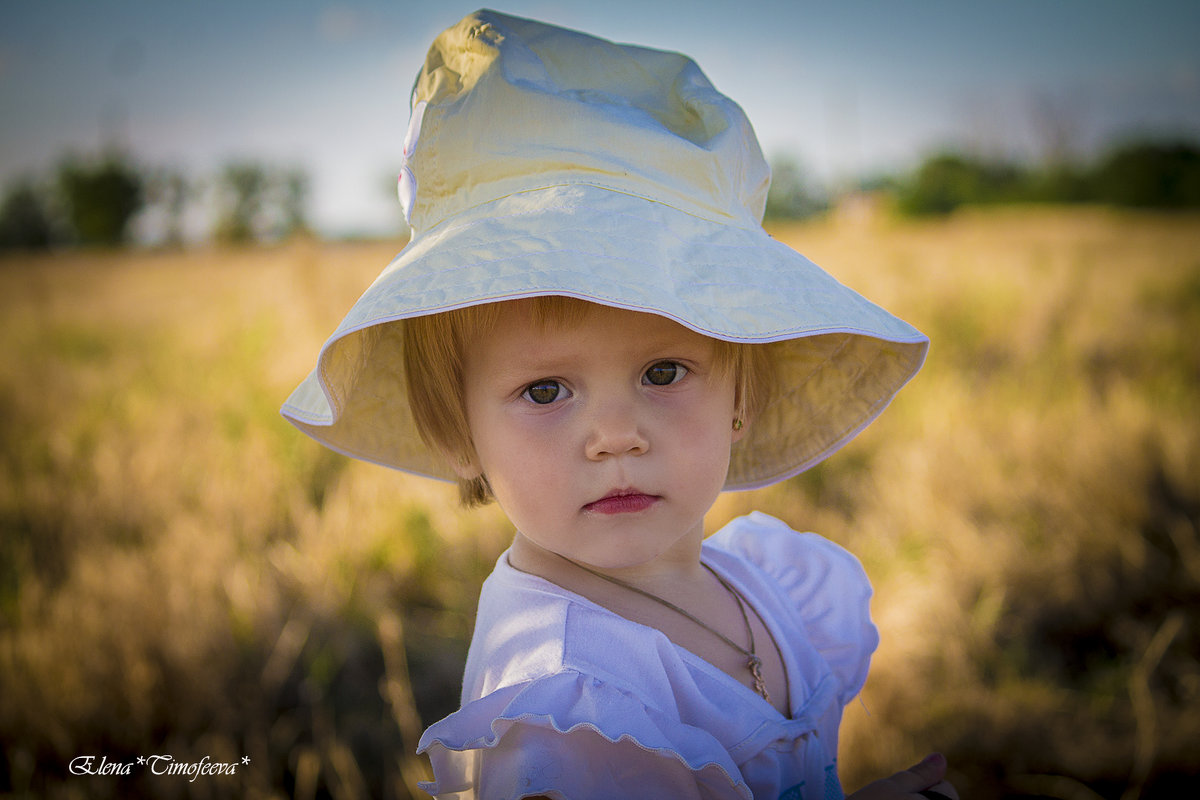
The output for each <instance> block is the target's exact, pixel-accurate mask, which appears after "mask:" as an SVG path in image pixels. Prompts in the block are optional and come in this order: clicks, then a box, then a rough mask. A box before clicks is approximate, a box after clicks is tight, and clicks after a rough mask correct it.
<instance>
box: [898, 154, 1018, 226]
mask: <svg viewBox="0 0 1200 800" xmlns="http://www.w3.org/2000/svg"><path fill="white" fill-rule="evenodd" d="M1028 191H1029V189H1028V177H1027V175H1026V174H1025V173H1024V172H1023V171H1022V170H1020V169H1018V168H1017V167H1015V166H1013V165H1010V164H1003V163H984V162H982V161H977V160H974V159H968V158H966V157H964V156H960V155H957V154H954V153H943V154H940V155H936V156H933V157H932V158H929V159H927V160H926V161H925V162H924V163H923V164H921V166H920V168H919V169H918V170H917V172H916V174H915V175H914V176H913V177H912V178H911V179H910V180H909V181H907V183H906V184H905V185H904V186H903V187H902V188H901V189H900V193H899V197H898V203H897V205H898V206H899V209H900V210H901V211H903V212H905V213H908V214H948V213H949V212H951V211H953V210H954V209H956V208H958V207H959V206H961V205H963V204H966V203H994V202H1006V201H1007V202H1011V201H1019V200H1022V199H1028Z"/></svg>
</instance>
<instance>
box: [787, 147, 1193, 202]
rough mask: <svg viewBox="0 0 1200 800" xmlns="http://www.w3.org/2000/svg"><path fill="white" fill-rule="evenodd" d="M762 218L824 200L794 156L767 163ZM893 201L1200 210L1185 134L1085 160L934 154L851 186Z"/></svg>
mask: <svg viewBox="0 0 1200 800" xmlns="http://www.w3.org/2000/svg"><path fill="white" fill-rule="evenodd" d="M772 168H773V173H774V174H773V177H772V183H771V191H770V194H769V195H768V197H767V217H768V218H771V219H803V218H806V217H811V216H815V215H818V214H821V213H823V212H825V211H827V210H828V208H829V205H830V201H829V199H828V198H827V197H825V196H823V195H822V194H820V193H819V192H817V191H814V189H813V187H812V186H811V185H810V184H808V183H806V182H805V180H804V176H803V173H802V171H801V170H800V168H799V166H798V165H797V163H796V162H795V160H794V159H790V158H786V157H785V158H780V159H777V160H775V162H774V163H773V164H772ZM858 188H860V189H863V190H867V191H873V192H879V193H882V194H884V195H886V196H888V197H889V198H890V199H891V200H892V205H893V207H894V208H895V210H896V211H897V212H898V213H900V214H902V215H905V216H926V215H937V214H948V213H950V212H951V211H953V210H955V209H956V208H959V207H960V206H968V205H987V204H993V205H998V204H1014V203H1058V204H1074V203H1093V204H1099V205H1110V206H1117V207H1125V208H1144V209H1163V210H1171V209H1177V210H1178V209H1196V208H1200V146H1198V145H1197V144H1196V143H1194V142H1189V141H1186V140H1178V141H1170V140H1152V139H1143V140H1136V141H1129V142H1125V143H1122V144H1118V145H1116V146H1114V147H1112V148H1111V149H1109V150H1108V151H1107V152H1105V153H1104V154H1103V155H1101V156H1100V157H1099V158H1097V159H1095V160H1094V161H1093V162H1090V163H1076V162H1072V161H1068V160H1065V159H1057V160H1053V161H1051V162H1050V163H1047V164H1041V165H1033V164H1027V163H1021V162H1017V161H1006V160H1000V159H989V158H986V157H980V156H972V155H969V154H966V153H961V152H953V151H946V152H939V153H935V154H933V155H930V156H928V157H927V158H925V159H924V160H923V161H922V162H921V163H920V164H919V165H918V166H917V167H916V168H915V169H913V170H912V171H911V172H909V173H907V174H904V175H899V176H890V175H889V176H883V177H879V178H874V179H871V180H867V181H863V182H862V183H861V184H860V186H859V187H858Z"/></svg>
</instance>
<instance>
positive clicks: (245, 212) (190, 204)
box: [0, 140, 1200, 250]
mask: <svg viewBox="0 0 1200 800" xmlns="http://www.w3.org/2000/svg"><path fill="white" fill-rule="evenodd" d="M772 168H773V173H774V175H773V180H772V184H771V191H770V194H769V195H768V198H767V217H768V218H770V219H802V218H806V217H811V216H815V215H818V214H821V213H824V212H825V211H827V210H828V209H829V207H830V205H831V202H832V201H831V200H830V198H829V196H828V195H827V194H826V193H824V192H823V191H822V190H821V189H820V187H815V186H814V185H813V184H812V183H811V182H809V181H807V180H806V178H805V175H804V172H803V170H802V169H801V168H800V166H799V164H798V162H797V161H796V160H795V159H794V158H790V157H786V156H784V157H780V158H777V159H774V160H773V164H772ZM861 188H863V189H867V190H872V191H878V192H881V193H883V194H885V195H888V196H889V197H891V198H892V200H893V205H894V207H895V209H896V210H897V211H898V212H899V213H901V214H904V215H910V216H920V215H931V214H946V213H949V212H951V211H953V210H954V209H956V208H959V207H960V206H964V205H985V204H1002V203H1003V204H1012V203H1096V204H1106V205H1113V206H1122V207H1131V208H1147V209H1195V208H1200V146H1198V145H1197V144H1196V143H1194V142H1189V141H1183V140H1180V141H1156V140H1141V141H1132V142H1127V143H1125V144H1121V145H1118V146H1116V147H1114V148H1112V149H1111V150H1109V151H1108V152H1107V153H1105V154H1104V155H1102V156H1101V157H1100V158H1098V159H1096V160H1095V161H1094V162H1092V163H1088V164H1079V163H1073V162H1069V161H1065V160H1056V161H1054V162H1052V163H1049V164H1043V165H1029V164H1023V163H1020V162H1014V161H1001V160H995V159H987V158H982V157H977V156H971V155H966V154H962V153H956V152H942V153H937V154H934V155H931V156H929V157H927V158H926V159H925V160H924V161H923V162H922V163H921V164H920V165H918V166H917V167H916V168H915V169H914V170H912V171H911V172H909V173H908V174H905V175H900V176H886V177H883V178H879V179H874V180H870V181H865V182H864V183H863V184H862V186H861ZM308 194H309V178H308V175H307V174H306V173H305V172H304V171H303V170H301V169H297V168H294V167H279V166H273V165H270V164H266V163H262V162H257V161H238V162H231V163H228V164H226V165H225V166H224V167H222V168H221V169H220V170H218V171H217V173H216V174H215V175H213V176H212V177H211V178H208V179H206V180H196V179H189V178H188V177H186V176H184V175H183V174H182V173H181V172H179V171H177V170H171V169H161V168H145V167H140V166H138V165H137V164H135V163H134V162H133V161H132V160H131V159H130V158H129V157H128V156H126V155H124V154H122V153H120V152H108V153H105V154H103V155H101V156H98V157H94V158H90V159H85V158H79V157H74V156H72V157H68V158H65V159H64V160H63V161H61V162H60V163H59V164H58V166H57V167H56V168H55V169H54V170H53V174H52V175H50V176H49V177H47V178H43V179H40V180H35V179H30V178H24V179H20V180H17V181H15V182H13V183H12V184H11V185H10V186H8V187H7V189H6V191H5V192H4V193H3V196H2V199H0V250H11V249H45V248H49V247H56V246H70V245H84V246H106V247H118V246H121V245H124V244H127V243H128V242H129V241H130V240H131V238H132V236H133V222H134V220H135V218H137V217H138V215H140V214H144V215H145V216H146V217H147V218H148V219H150V220H152V221H153V224H154V227H155V230H156V235H155V236H154V237H153V238H154V240H155V241H156V242H158V243H160V244H165V245H168V246H171V245H178V244H182V243H183V241H184V239H185V227H186V225H187V222H188V219H189V214H192V213H193V212H194V211H195V209H196V207H197V203H199V202H201V201H206V202H207V203H208V205H209V206H210V207H211V209H212V214H211V215H210V218H211V220H212V221H211V225H210V227H209V230H208V231H207V235H208V237H210V238H211V239H213V240H215V241H218V242H223V243H232V244H241V243H248V242H256V241H271V240H278V239H282V238H286V237H288V236H290V235H292V234H295V233H298V232H304V231H307V230H309V223H308V219H307V212H306V206H307V202H308Z"/></svg>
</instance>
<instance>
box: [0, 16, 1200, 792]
mask: <svg viewBox="0 0 1200 800" xmlns="http://www.w3.org/2000/svg"><path fill="white" fill-rule="evenodd" d="M473 10H475V6H474V5H468V4H464V3H458V2H439V3H434V2H421V3H414V2H403V1H396V2H361V3H342V4H334V3H322V2H256V3H253V4H247V3H232V2H221V1H214V0H210V2H205V3H198V2H197V3H192V2H180V3H172V4H164V3H151V2H132V1H127V0H113V1H111V2H105V3H82V2H67V0H51V1H49V2H41V3H8V4H5V5H4V7H3V8H2V9H0V120H2V121H0V347H2V348H3V352H4V354H5V355H4V358H3V359H0V746H2V748H3V757H2V758H0V795H2V796H12V797H43V796H45V797H227V796H239V797H240V796H246V797H263V798H266V797H300V798H316V797H330V798H357V797H389V798H407V797H420V796H423V795H422V794H421V793H420V792H419V791H417V790H416V789H415V785H416V782H417V781H418V780H420V779H423V778H424V777H425V769H426V767H425V764H424V763H423V762H422V760H421V759H419V758H417V757H416V756H415V755H414V754H413V750H414V749H415V743H416V740H417V738H418V737H419V735H420V732H421V730H422V729H423V727H424V726H425V725H427V724H429V723H431V722H433V721H435V720H436V719H438V718H440V717H441V716H443V715H445V714H446V713H449V712H450V711H452V710H453V709H454V708H455V707H456V705H457V696H458V689H459V680H460V677H461V671H462V663H463V658H464V656H465V652H466V645H467V642H468V640H469V636H470V632H471V629H472V624H473V618H474V613H475V603H476V599H477V594H478V590H479V584H480V583H481V582H482V580H483V578H484V577H485V576H486V575H487V573H488V572H489V571H490V569H491V565H492V564H493V563H494V561H495V559H496V557H497V556H498V555H499V553H500V552H501V551H502V550H503V549H504V548H505V547H506V546H507V542H508V540H509V539H510V538H511V535H512V530H511V528H510V527H509V526H508V523H507V522H506V521H505V520H504V518H503V516H502V515H501V514H500V513H499V511H498V510H497V509H495V508H494V507H490V508H487V509H484V510H482V511H474V512H469V513H468V512H463V511H460V510H459V509H457V507H456V500H455V491H454V489H453V487H448V486H443V485H440V484H436V483H433V482H430V481H425V480H422V479H418V478H412V477H409V476H405V475H402V474H398V473H393V472H390V471H387V470H384V469H382V468H378V467H373V466H370V465H366V464H361V463H358V462H352V461H350V460H349V459H346V458H343V457H341V456H338V455H335V454H333V453H330V452H327V451H325V450H323V449H321V448H320V447H319V446H317V445H315V444H313V443H311V442H309V441H308V440H307V439H305V438H304V437H303V436H302V435H300V434H299V433H297V432H296V431H294V430H293V429H291V428H290V426H288V425H287V424H286V423H285V422H284V421H283V420H282V419H281V418H280V417H279V415H278V407H279V405H280V404H281V403H282V401H283V400H284V399H285V398H286V397H287V395H288V393H289V392H290V391H291V389H292V388H294V386H295V385H296V384H297V383H298V382H299V381H300V380H301V379H302V378H303V377H304V375H305V374H306V373H307V371H308V370H309V369H311V367H312V365H313V364H314V363H315V356H316V353H317V351H318V350H319V348H320V345H321V343H322V342H323V341H324V338H325V337H326V336H327V335H328V334H329V333H330V332H331V331H332V330H333V328H334V327H335V326H336V324H337V322H338V321H339V320H340V318H341V315H342V314H343V313H345V311H346V310H348V309H349V307H350V305H351V304H352V303H353V301H354V299H355V298H356V297H357V296H358V295H359V294H360V293H361V292H362V290H363V289H365V287H366V286H367V285H368V283H369V282H370V281H371V280H372V279H373V278H374V276H375V275H376V274H377V273H378V271H379V270H380V269H381V268H382V267H383V266H384V265H385V264H386V263H387V261H388V260H389V259H390V258H391V257H392V256H393V255H394V254H395V253H396V252H397V251H398V250H399V249H400V248H401V247H402V246H403V245H404V243H405V241H406V240H407V237H408V232H407V230H406V229H405V227H404V224H403V218H402V215H401V213H400V210H399V204H398V202H397V201H396V199H395V176H396V171H397V169H398V167H399V162H400V147H401V140H402V138H403V135H404V131H405V129H406V127H407V115H408V95H409V90H410V87H411V84H412V80H413V78H414V77H415V75H416V72H417V70H418V68H419V66H420V64H421V61H422V60H423V57H424V52H425V49H426V48H427V47H428V44H429V42H430V41H431V40H432V38H433V37H434V36H436V34H437V33H438V32H440V31H441V30H442V29H444V28H445V27H448V26H449V25H451V24H453V23H455V22H456V21H457V20H458V19H460V18H461V17H463V16H464V15H466V14H467V13H470V12H471V11H473ZM499 10H502V11H505V12H508V13H513V14H518V15H523V16H532V17H537V18H541V19H544V20H547V21H550V22H554V23H558V24H562V25H566V26H569V27H577V28H581V29H584V30H587V31H589V32H592V33H596V34H599V35H602V36H605V37H607V38H611V39H615V40H618V41H625V42H634V43H637V44H645V45H650V46H655V47H659V48H665V49H673V50H679V51H682V52H685V53H688V54H689V55H691V56H693V57H694V58H696V60H697V61H698V62H699V64H700V65H701V67H702V68H703V69H704V70H705V72H706V73H707V74H708V76H709V78H710V79H711V80H712V81H713V83H714V84H715V85H716V86H717V87H718V88H719V89H721V90H722V91H724V92H725V93H727V94H729V95H730V96H732V97H733V98H734V99H735V100H737V101H738V102H740V103H741V104H742V105H743V107H744V108H745V109H746V111H747V113H748V115H749V116H750V118H751V120H752V121H753V122H754V124H755V127H756V130H757V132H758V134H759V139H760V141H761V142H762V145H763V148H764V151H765V152H766V153H767V156H768V158H769V160H770V161H771V163H772V166H773V171H774V176H775V177H774V183H773V187H772V193H771V196H770V199H769V203H768V219H767V225H768V228H769V229H770V230H771V232H772V233H773V235H775V236H776V237H777V238H779V239H781V240H782V241H785V242H786V243H788V244H789V245H792V246H794V247H795V248H796V249H798V250H800V251H801V252H804V253H805V254H806V255H808V256H809V257H811V258H813V259H814V260H815V261H817V263H819V264H822V265H823V266H825V267H826V268H827V269H829V270H830V271H831V272H832V273H833V274H834V275H835V276H836V277H838V278H839V279H840V280H842V281H843V282H845V283H847V284H848V285H850V286H852V287H854V288H856V289H858V290H860V291H862V292H863V293H865V294H867V295H868V296H869V297H870V298H871V299H873V300H875V301H877V302H880V303H881V304H883V305H885V306H887V307H888V308H889V309H891V310H894V311H895V312H896V313H898V314H899V315H900V316H902V317H904V318H905V319H908V320H909V321H911V322H913V323H914V324H915V325H917V327H919V328H921V329H922V330H924V331H926V332H927V333H929V334H930V336H931V338H932V339H933V347H932V349H931V352H930V357H929V362H928V365H927V367H926V369H925V371H924V372H923V373H922V374H921V376H920V377H919V378H918V379H917V380H916V381H915V382H914V383H913V384H912V385H911V386H910V387H908V388H906V389H905V390H904V392H903V393H902V394H901V395H900V397H899V398H898V399H897V401H896V402H895V403H894V404H893V406H892V408H891V409H889V411H888V412H887V413H886V414H884V415H883V416H882V417H881V418H880V420H879V421H878V422H876V423H875V424H874V425H872V427H871V428H869V429H868V430H867V431H866V432H865V433H864V434H863V435H862V436H860V437H859V438H858V439H857V440H856V441H855V442H853V443H852V444H851V445H850V446H848V447H847V448H846V449H845V450H843V451H842V452H840V453H839V454H837V455H836V456H834V457H833V458H831V459H830V460H829V461H828V462H827V463H825V464H822V465H821V466H819V467H818V468H816V469H814V470H811V471H810V472H808V473H805V474H804V475H801V476H798V477H796V478H794V479H792V480H789V481H787V482H784V483H782V484H779V485H777V486H774V487H771V488H769V489H765V490H760V491H757V492H753V493H739V494H733V495H727V496H723V497H722V498H721V500H719V501H718V504H717V506H716V507H715V508H714V509H713V511H712V513H711V515H710V520H709V526H710V528H711V529H713V530H715V529H716V528H717V527H719V526H720V525H721V524H723V523H724V522H725V521H727V520H728V519H729V518H730V517H732V516H734V515H736V514H739V513H745V512H746V511H748V510H750V509H760V510H763V511H766V512H768V513H772V514H775V515H777V516H779V517H781V518H783V519H785V520H787V521H788V522H789V523H790V524H791V525H792V526H793V527H796V528H798V529H809V530H816V531H819V532H820V533H822V534H824V535H826V536H828V537H830V538H831V539H834V540H835V541H838V542H839V543H841V544H843V545H845V546H846V547H848V548H850V549H851V550H852V551H853V552H855V553H856V554H857V555H858V556H859V558H860V559H861V560H862V561H863V563H864V565H865V566H866V568H867V571H868V573H869V574H870V575H871V578H872V580H873V582H874V583H875V586H876V599H875V602H874V606H873V610H874V614H875V616H876V618H877V621H878V623H879V626H880V628H881V632H882V635H883V645H882V646H881V648H880V651H879V653H878V655H877V657H876V660H875V662H874V666H873V670H872V675H871V678H870V680H869V681H868V684H867V688H866V690H865V692H864V695H863V702H862V703H861V704H855V705H852V706H851V707H849V708H848V709H847V718H846V723H845V727H844V734H843V744H842V754H841V765H842V771H843V782H844V784H845V785H846V787H847V789H853V788H857V787H858V786H860V785H862V784H863V783H866V782H868V781H869V780H872V779H874V778H876V777H880V776H882V775H886V774H890V773H891V772H893V771H895V770H896V769H898V768H900V767H902V766H905V765H906V764H907V763H911V761H912V760H915V759H917V758H919V757H920V756H922V755H923V754H924V753H925V752H928V751H929V750H932V749H939V750H941V751H943V752H945V753H946V754H947V756H948V757H949V759H950V763H951V765H952V770H953V778H954V780H955V781H956V783H957V784H958V785H959V787H960V792H961V793H962V795H963V796H964V797H972V798H984V799H985V800H986V799H988V798H997V799H999V798H1064V799H1071V800H1073V799H1074V798H1079V799H1080V800H1083V799H1085V798H1122V800H1125V799H1127V798H1165V797H1178V796H1181V795H1182V793H1183V792H1184V791H1186V790H1187V789H1189V788H1191V789H1192V790H1193V792H1194V788H1195V786H1197V785H1200V746H1198V743H1200V661H1198V658H1200V627H1198V626H1200V619H1198V616H1200V615H1198V613H1197V610H1198V608H1200V605H1198V604H1200V532H1198V525H1200V424H1198V422H1197V419H1200V416H1198V411H1200V335H1198V334H1200V212H1198V208H1200V50H1197V48H1196V46H1195V42H1197V41H1200V6H1198V5H1197V4H1195V3H1183V2H1177V3H1172V2H1162V1H1159V2H1144V3H1140V4H1136V5H1134V4H1127V3H1116V2H1083V1H1082V0H1064V1H1063V2H1057V3H1038V2H1025V1H1019V2H1009V3H1004V4H987V5H984V4H961V3H950V2H926V3H920V4H897V3H885V2H862V1H860V0H854V1H852V2H841V3H805V2H715V1H714V2H703V1H702V0H693V1H692V2H687V3H683V2H661V3H644V2H641V3H634V2H626V0H610V1H609V2H605V3H599V4H597V3H586V2H573V1H565V2H527V3H522V2H514V3H508V4H506V5H503V6H501V7H500V9H499ZM157 754H169V755H171V756H172V757H173V758H174V759H175V761H177V762H188V763H194V762H200V761H201V760H202V759H205V758H208V759H209V761H210V762H220V763H230V764H234V763H235V764H237V765H238V767H237V769H238V771H237V773H236V774H235V775H223V776H199V777H197V778H196V779H195V780H190V779H188V778H187V777H186V776H178V775H176V776H171V775H152V774H150V773H149V771H148V770H147V769H146V768H145V767H144V766H140V767H138V766H135V767H134V768H133V769H132V770H131V773H132V774H130V775H119V774H115V775H104V776H102V775H78V774H72V771H71V764H72V762H73V760H74V759H76V758H78V757H80V756H87V755H92V756H94V757H95V761H94V764H93V766H99V764H100V762H101V759H102V758H103V759H106V760H107V762H108V763H110V764H114V765H121V764H136V759H137V758H138V757H139V756H141V757H148V756H152V755H157ZM243 759H249V762H248V763H247V762H245V761H244V760H243ZM1186 796H1190V794H1189V795H1186Z"/></svg>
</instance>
